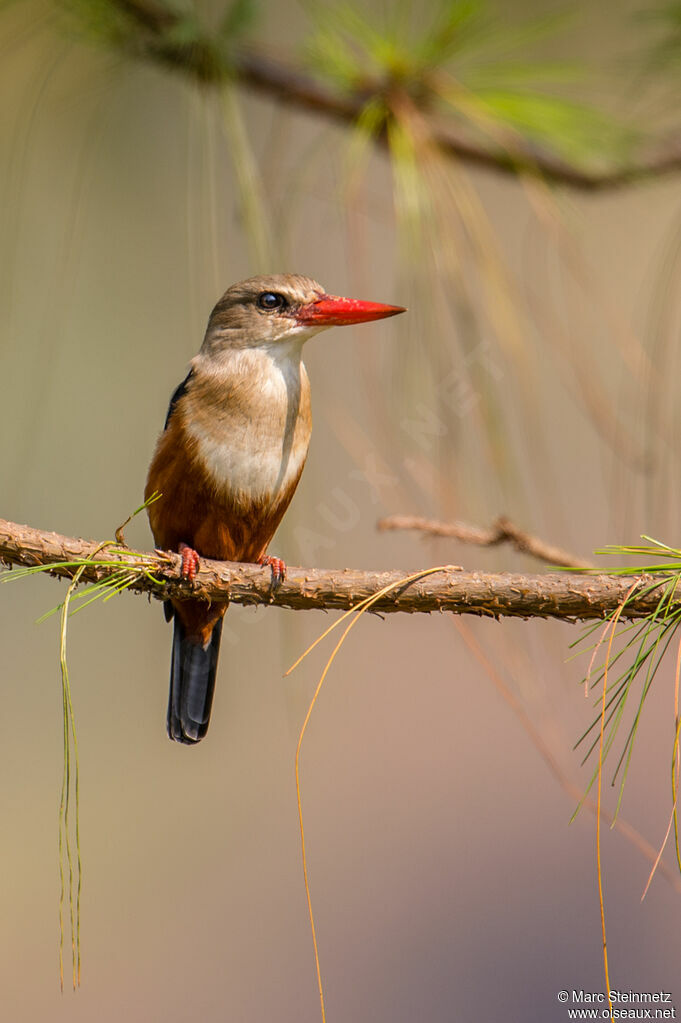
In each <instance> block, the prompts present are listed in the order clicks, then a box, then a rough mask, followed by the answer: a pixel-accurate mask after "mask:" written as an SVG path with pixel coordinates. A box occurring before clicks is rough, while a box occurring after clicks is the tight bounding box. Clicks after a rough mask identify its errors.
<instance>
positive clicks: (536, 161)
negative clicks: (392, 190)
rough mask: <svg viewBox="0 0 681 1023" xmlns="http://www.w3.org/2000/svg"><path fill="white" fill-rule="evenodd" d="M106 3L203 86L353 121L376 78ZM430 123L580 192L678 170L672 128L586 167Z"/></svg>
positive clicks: (680, 147) (152, 50)
mask: <svg viewBox="0 0 681 1023" xmlns="http://www.w3.org/2000/svg"><path fill="white" fill-rule="evenodd" d="M112 3H113V4H114V6H116V7H118V9H119V10H120V11H121V12H123V14H124V15H125V16H126V17H127V18H128V19H130V20H131V22H132V23H133V25H134V26H135V27H136V29H137V30H138V34H137V36H135V37H133V38H128V39H127V40H126V41H125V44H124V48H126V49H127V50H128V52H130V53H131V54H132V55H133V56H137V57H144V58H147V59H152V60H154V61H156V62H157V63H160V64H163V65H165V66H166V67H173V68H175V69H177V70H178V71H181V72H183V73H184V74H186V75H188V76H189V77H190V78H193V79H195V80H196V81H198V82H199V83H200V84H202V85H216V84H219V83H221V82H224V81H225V80H227V79H230V78H231V79H232V80H234V81H236V82H238V83H241V84H242V85H245V86H247V87H249V88H252V89H256V90H258V91H260V92H264V93H266V94H267V95H269V96H272V97H273V98H275V99H277V100H280V101H282V102H284V103H287V104H289V105H291V106H295V107H299V108H301V109H303V110H309V111H312V112H313V113H317V114H322V115H324V116H326V117H329V118H332V119H334V120H340V121H342V122H344V123H353V122H355V121H356V120H357V118H358V117H359V115H360V113H361V112H362V110H363V109H364V106H365V104H366V103H367V101H368V100H369V99H370V98H371V97H372V96H373V95H375V94H376V92H377V91H379V86H378V84H377V85H376V87H375V88H374V89H373V90H371V91H370V90H367V89H363V90H357V91H356V92H353V93H344V92H341V91H337V90H332V89H330V88H328V87H327V86H325V85H323V84H322V83H320V82H319V81H318V80H317V79H315V78H313V77H312V76H311V75H306V74H302V73H301V72H299V71H297V70H294V69H293V68H291V67H288V66H286V65H284V64H282V63H280V62H278V61H273V60H271V59H269V58H266V57H264V56H262V55H260V54H258V53H256V52H253V51H248V50H246V49H240V50H233V51H232V52H231V53H230V55H229V57H226V56H225V55H224V54H223V53H221V51H220V49H219V46H218V45H216V43H215V42H214V41H213V40H212V39H211V38H210V37H209V36H203V37H201V36H198V37H196V38H194V39H192V41H191V43H189V44H187V43H183V42H179V41H178V37H179V38H180V39H181V29H182V26H183V17H184V16H183V15H182V14H181V13H180V12H179V10H178V11H175V10H172V9H171V8H169V7H166V6H164V5H161V4H158V3H156V2H155V0H112ZM385 88H388V86H387V85H386V86H385ZM431 127H432V131H433V141H434V142H435V143H436V144H437V145H438V146H439V148H440V149H441V150H442V152H444V153H446V154H447V155H448V156H450V157H453V158H455V159H459V160H462V161H463V162H465V163H469V164H473V165H474V166H478V167H486V168H487V169H488V170H493V171H497V172H501V173H505V174H511V175H517V174H518V173H519V172H521V171H526V172H528V173H532V174H538V175H540V176H541V177H543V178H544V179H545V180H546V181H550V182H553V183H555V184H559V185H567V186H569V187H571V188H577V189H581V190H583V191H590V192H595V191H605V190H606V189H613V188H621V187H623V186H625V185H630V184H632V183H634V182H636V181H640V180H643V179H645V178H653V177H655V178H657V177H661V176H663V175H665V174H671V173H676V172H678V171H679V170H681V136H680V135H678V134H675V135H673V136H671V137H670V138H668V139H665V140H663V141H662V142H660V143H656V144H655V145H654V146H652V147H651V148H649V150H648V151H647V152H645V153H643V154H642V155H641V156H640V157H639V159H638V160H636V161H631V162H629V163H626V164H623V165H621V166H619V167H611V168H608V169H604V170H590V169H588V168H585V167H580V166H579V165H577V164H571V163H569V162H567V161H566V160H564V159H562V158H561V157H560V156H558V155H556V154H555V153H551V152H549V151H547V150H545V149H542V148H541V147H539V146H536V145H533V144H532V143H531V142H529V141H527V140H526V141H525V142H524V143H523V144H520V143H519V144H518V145H516V146H515V147H514V152H513V153H510V152H507V151H505V150H503V149H501V148H496V147H492V148H490V147H487V146H485V145H483V144H481V143H478V142H477V141H475V140H474V139H472V138H468V137H467V136H466V135H465V134H464V133H462V132H459V131H457V130H456V129H455V128H454V127H453V126H452V125H451V124H448V125H446V126H444V125H442V124H437V125H436V124H433V125H432V126H431ZM377 141H378V142H379V143H380V144H382V145H385V144H386V136H385V133H383V134H381V135H379V136H378V137H377Z"/></svg>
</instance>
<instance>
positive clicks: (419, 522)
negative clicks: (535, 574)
mask: <svg viewBox="0 0 681 1023" xmlns="http://www.w3.org/2000/svg"><path fill="white" fill-rule="evenodd" d="M376 528H377V529H378V530H379V532H386V531H387V530H393V529H415V530H417V531H418V532H419V533H423V534H424V536H438V537H451V538H452V539H454V540H461V542H462V543H473V544H477V545H478V546H479V547H496V546H498V545H499V544H502V543H510V544H511V545H512V546H513V547H515V549H516V550H517V551H520V552H521V554H529V555H531V556H532V557H533V558H538V559H539V560H540V561H546V562H548V563H549V565H560V566H561V567H563V568H593V565H591V564H590V563H589V562H588V561H584V560H580V559H579V558H576V557H575V556H574V554H569V553H568V552H567V551H564V550H563V549H562V548H561V547H556V546H555V545H554V544H551V543H546V541H545V540H540V538H539V537H538V536H532V534H531V533H526V532H525V530H524V529H520V527H519V526H516V525H515V524H514V523H513V522H511V520H510V519H507V518H506V517H505V516H504V515H500V516H499V518H498V519H497V520H496V522H493V523H492V525H491V526H490V528H489V529H483V528H481V527H480V526H469V525H468V524H467V523H465V522H437V521H436V520H435V519H423V518H419V516H417V515H389V516H388V517H387V518H385V519H380V520H379V521H378V522H377V523H376Z"/></svg>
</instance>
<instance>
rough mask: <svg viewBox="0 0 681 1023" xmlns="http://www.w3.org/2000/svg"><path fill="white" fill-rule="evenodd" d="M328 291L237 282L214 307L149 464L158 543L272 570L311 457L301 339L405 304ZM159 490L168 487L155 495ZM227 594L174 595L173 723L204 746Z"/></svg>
mask: <svg viewBox="0 0 681 1023" xmlns="http://www.w3.org/2000/svg"><path fill="white" fill-rule="evenodd" d="M405 311H406V310H405V309H404V308H403V307H402V306H394V305H384V304H382V303H377V302H365V301H360V300H357V299H350V298H341V297H339V296H337V295H329V294H327V293H326V291H325V290H324V288H323V287H322V286H321V285H320V284H318V283H317V282H316V281H315V280H313V279H312V278H311V277H305V276H303V275H300V274H272V275H261V276H257V277H250V278H248V279H247V280H244V281H241V282H239V283H238V284H234V285H232V286H231V287H230V288H228V289H227V291H226V292H225V293H224V295H223V296H222V298H221V299H220V300H219V301H218V303H217V305H216V306H215V307H214V309H213V311H212V313H211V315H210V318H209V320H208V326H207V329H206V333H205V337H204V340H203V344H202V345H201V348H200V350H199V353H198V355H196V356H195V358H194V359H192V361H191V363H190V368H189V372H188V373H187V375H186V377H185V378H184V380H183V381H182V383H181V384H179V386H178V387H177V388H176V389H175V391H174V393H173V395H172V397H171V399H170V405H169V407H168V414H167V416H166V420H165V426H164V428H163V432H162V433H161V435H160V437H159V439H158V442H157V444H156V449H155V451H154V455H153V458H152V461H151V465H150V467H149V472H148V476H147V482H146V487H145V495H144V496H145V502H147V512H148V516H149V523H150V526H151V531H152V533H153V537H154V542H155V545H156V548H157V549H159V550H163V551H174V552H176V553H179V554H180V555H181V559H182V560H181V574H182V576H183V577H184V578H185V579H188V580H190V581H193V579H194V577H195V575H196V572H197V569H198V565H199V561H200V558H201V557H203V558H211V559H215V560H218V561H238V562H248V563H253V564H259V565H262V566H265V567H269V569H270V572H271V585H272V587H273V588H275V589H276V587H277V586H278V585H280V584H281V581H282V580H283V578H284V577H285V574H286V565H285V564H284V562H283V561H282V560H281V559H280V558H277V557H274V556H271V555H268V554H267V548H268V545H269V543H270V540H271V539H272V537H273V535H274V533H275V530H276V529H277V526H278V525H279V523H280V521H281V519H282V517H283V515H284V513H285V511H286V509H287V508H288V506H289V503H290V501H291V498H292V497H293V493H294V491H295V489H296V487H297V485H298V481H299V479H300V475H301V473H302V471H303V466H304V465H305V459H306V457H307V452H308V446H309V443H310V432H311V426H312V420H311V412H310V383H309V379H308V375H307V371H306V369H305V365H304V363H303V360H302V350H303V345H304V344H305V342H306V341H308V340H309V339H310V338H311V337H313V336H314V335H315V334H318V333H320V331H323V330H326V329H327V328H328V327H333V326H345V325H350V324H357V323H364V322H366V321H369V320H379V319H382V318H384V317H387V316H395V315H396V314H398V313H402V312H405ZM155 495H160V497H157V498H156V499H155V500H152V498H154V496H155ZM226 608H227V602H223V603H212V604H211V603H207V602H206V601H202V600H199V599H197V598H191V597H190V598H188V599H185V598H182V599H178V598H173V599H172V600H168V601H165V603H164V610H165V615H166V619H167V620H168V621H170V620H172V621H173V625H174V632H173V645H172V654H171V667H170V694H169V699H168V715H167V730H168V735H169V737H170V738H171V739H173V740H175V741H176V742H180V743H184V744H187V745H195V744H196V743H198V742H199V741H200V740H201V739H202V738H203V737H204V736H205V735H206V732H207V730H208V724H209V720H210V713H211V707H212V703H213V693H214V689H215V677H216V671H217V663H218V653H219V649H220V636H221V633H222V620H223V616H224V614H225V611H226Z"/></svg>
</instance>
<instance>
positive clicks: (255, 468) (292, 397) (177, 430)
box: [147, 344, 311, 561]
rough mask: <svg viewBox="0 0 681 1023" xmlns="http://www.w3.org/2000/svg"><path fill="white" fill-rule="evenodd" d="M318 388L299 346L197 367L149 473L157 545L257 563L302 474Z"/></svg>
mask: <svg viewBox="0 0 681 1023" xmlns="http://www.w3.org/2000/svg"><path fill="white" fill-rule="evenodd" d="M310 431H311V414H310V387H309V381H308V377H307V373H306V371H305V366H304V365H303V363H302V361H301V358H300V347H299V346H298V348H297V351H296V350H289V346H286V345H285V344H284V345H280V346H277V347H274V346H273V350H271V349H270V348H268V347H262V348H254V349H246V350H242V351H239V352H231V353H229V356H228V357H226V358H224V359H221V360H219V361H218V360H215V359H211V361H210V363H205V362H204V360H203V359H202V356H201V355H199V356H197V357H196V359H195V360H194V362H193V364H192V374H191V377H190V378H189V379H188V382H187V386H186V388H185V391H184V393H183V394H182V396H181V398H180V399H179V400H178V402H177V406H176V407H175V408H174V410H173V411H172V414H171V416H170V419H169V422H168V425H167V428H166V430H165V432H164V433H163V434H162V435H161V438H160V440H159V444H158V446H157V449H156V454H155V456H154V460H153V461H152V465H151V468H150V471H149V478H148V481H147V496H149V495H150V494H151V493H152V492H153V490H158V491H160V492H161V493H162V494H163V496H162V497H161V499H160V500H159V501H158V502H156V503H155V504H152V506H151V507H150V509H149V517H150V521H151V525H152V530H153V532H154V537H155V539H156V542H157V543H158V544H159V545H160V546H162V547H165V548H167V549H177V545H178V543H179V542H180V541H183V542H185V543H189V544H190V545H191V546H193V547H194V548H195V549H196V550H197V551H198V552H199V553H200V554H204V555H205V556H206V557H214V558H222V559H225V560H243V561H256V560H257V559H258V558H259V557H260V556H261V554H262V553H264V551H265V549H266V547H267V544H268V543H269V541H270V539H271V537H272V535H273V533H274V531H275V530H276V528H277V526H278V525H279V522H280V520H281V518H282V516H283V514H284V512H285V511H286V508H287V507H288V505H289V503H290V500H291V498H292V496H293V493H294V491H295V488H296V486H297V484H298V480H299V479H300V474H301V472H302V471H303V466H304V464H305V458H306V456H307V450H308V445H309V440H310Z"/></svg>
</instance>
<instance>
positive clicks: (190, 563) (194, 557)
mask: <svg viewBox="0 0 681 1023" xmlns="http://www.w3.org/2000/svg"><path fill="white" fill-rule="evenodd" d="M179 554H180V557H181V558H182V565H181V567H180V576H181V577H182V579H187V580H188V581H189V582H190V583H193V582H194V579H195V577H196V573H197V570H198V567H199V556H198V554H197V553H196V551H195V550H194V549H193V548H192V547H190V546H189V545H188V544H186V543H181V544H180V546H179Z"/></svg>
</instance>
